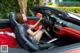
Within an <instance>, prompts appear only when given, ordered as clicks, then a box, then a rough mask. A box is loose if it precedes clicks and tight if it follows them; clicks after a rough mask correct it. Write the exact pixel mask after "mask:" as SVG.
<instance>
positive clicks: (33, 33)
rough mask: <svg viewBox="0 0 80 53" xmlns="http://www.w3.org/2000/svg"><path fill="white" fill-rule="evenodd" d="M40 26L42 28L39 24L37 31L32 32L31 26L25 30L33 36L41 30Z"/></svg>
mask: <svg viewBox="0 0 80 53" xmlns="http://www.w3.org/2000/svg"><path fill="white" fill-rule="evenodd" d="M41 28H42V26H40V27H39V29H38V30H37V31H35V32H33V31H32V30H31V28H29V29H28V30H27V32H28V33H29V34H30V35H32V36H35V35H36V34H37V33H38V32H39V31H40V30H41Z"/></svg>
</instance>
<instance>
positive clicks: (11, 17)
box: [9, 12, 19, 27]
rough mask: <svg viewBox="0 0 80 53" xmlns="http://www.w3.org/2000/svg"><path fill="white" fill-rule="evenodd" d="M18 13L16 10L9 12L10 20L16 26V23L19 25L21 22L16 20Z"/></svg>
mask: <svg viewBox="0 0 80 53" xmlns="http://www.w3.org/2000/svg"><path fill="white" fill-rule="evenodd" d="M16 17H17V16H16V13H15V12H10V14H9V21H10V23H11V25H13V27H15V26H16V25H19V23H18V22H17V21H16Z"/></svg>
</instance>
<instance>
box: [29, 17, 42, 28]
mask: <svg viewBox="0 0 80 53" xmlns="http://www.w3.org/2000/svg"><path fill="white" fill-rule="evenodd" d="M41 20H42V18H40V19H39V20H38V21H37V23H36V24H35V25H30V28H35V27H36V26H37V25H38V24H39V23H40V21H41Z"/></svg>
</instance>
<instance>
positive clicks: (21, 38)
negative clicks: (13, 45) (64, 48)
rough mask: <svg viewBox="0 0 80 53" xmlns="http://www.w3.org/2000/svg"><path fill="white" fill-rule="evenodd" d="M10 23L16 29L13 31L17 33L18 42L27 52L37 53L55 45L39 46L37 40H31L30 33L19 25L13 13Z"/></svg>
mask: <svg viewBox="0 0 80 53" xmlns="http://www.w3.org/2000/svg"><path fill="white" fill-rule="evenodd" d="M9 21H10V24H11V26H12V28H14V29H13V30H14V32H15V35H16V38H17V41H18V43H19V45H20V46H21V47H22V48H24V49H26V50H31V51H37V50H41V49H47V48H49V47H51V46H52V45H53V44H48V43H45V44H37V43H36V41H35V40H33V39H31V37H30V36H29V35H28V33H26V29H25V26H24V25H21V24H19V23H18V22H17V21H16V14H15V13H13V12H11V13H10V16H9Z"/></svg>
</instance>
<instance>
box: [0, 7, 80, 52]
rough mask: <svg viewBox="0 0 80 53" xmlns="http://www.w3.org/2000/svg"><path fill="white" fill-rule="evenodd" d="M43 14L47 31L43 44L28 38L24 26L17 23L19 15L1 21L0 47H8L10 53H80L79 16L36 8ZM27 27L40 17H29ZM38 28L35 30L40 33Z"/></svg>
mask: <svg viewBox="0 0 80 53" xmlns="http://www.w3.org/2000/svg"><path fill="white" fill-rule="evenodd" d="M32 11H33V12H34V14H35V15H36V14H37V13H41V14H42V15H43V19H42V21H41V23H40V24H42V26H43V28H44V29H45V30H46V32H45V33H44V34H43V36H42V38H41V40H40V42H36V41H35V40H34V39H32V37H30V36H27V32H26V30H25V26H24V25H21V24H20V23H18V22H17V21H16V13H14V12H11V13H10V14H9V19H0V45H8V47H9V48H8V53H78V52H80V17H79V16H76V15H75V14H73V13H70V12H63V11H60V10H57V9H54V8H50V7H35V8H33V9H32ZM27 17H28V20H27V21H26V24H29V25H34V24H35V23H36V22H37V21H38V20H39V19H40V17H36V16H35V17H31V16H27ZM38 27H39V25H38V26H37V27H36V28H35V29H34V30H37V28H38Z"/></svg>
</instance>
